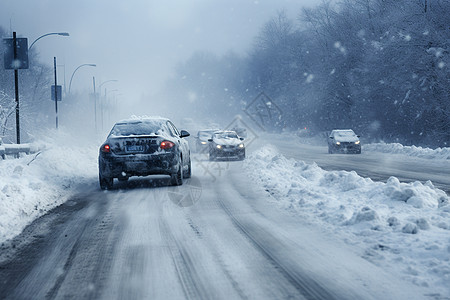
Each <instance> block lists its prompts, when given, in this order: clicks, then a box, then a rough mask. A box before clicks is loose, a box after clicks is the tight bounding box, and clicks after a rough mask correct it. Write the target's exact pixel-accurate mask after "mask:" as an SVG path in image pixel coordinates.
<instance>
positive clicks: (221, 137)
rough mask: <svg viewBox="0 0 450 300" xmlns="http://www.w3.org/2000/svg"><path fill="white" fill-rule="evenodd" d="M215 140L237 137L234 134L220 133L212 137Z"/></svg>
mask: <svg viewBox="0 0 450 300" xmlns="http://www.w3.org/2000/svg"><path fill="white" fill-rule="evenodd" d="M214 137H215V138H217V139H237V138H238V136H237V134H236V133H234V132H221V133H216V134H215V135H214Z"/></svg>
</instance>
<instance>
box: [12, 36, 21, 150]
mask: <svg viewBox="0 0 450 300" xmlns="http://www.w3.org/2000/svg"><path fill="white" fill-rule="evenodd" d="M16 42H17V40H16V32H15V31H14V32H13V45H14V63H15V61H16V60H17V44H16ZM14 86H15V93H16V135H17V144H20V114H19V70H18V69H17V66H15V68H14Z"/></svg>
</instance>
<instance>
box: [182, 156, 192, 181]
mask: <svg viewBox="0 0 450 300" xmlns="http://www.w3.org/2000/svg"><path fill="white" fill-rule="evenodd" d="M191 176H192V165H191V158H189V164H188V170H187V172H186V174H184V178H191Z"/></svg>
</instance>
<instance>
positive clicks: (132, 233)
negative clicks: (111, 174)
mask: <svg viewBox="0 0 450 300" xmlns="http://www.w3.org/2000/svg"><path fill="white" fill-rule="evenodd" d="M205 163H206V162H205V161H199V162H197V163H196V164H195V166H194V174H196V175H195V176H194V177H193V179H192V180H191V181H190V183H189V182H186V183H185V185H183V186H182V187H167V186H165V180H157V181H156V182H154V183H149V182H148V181H147V180H145V179H144V180H143V179H137V180H131V181H130V182H128V183H121V184H119V185H118V187H120V189H115V190H113V191H108V192H101V191H99V190H98V187H97V183H96V182H93V183H92V185H91V186H89V187H87V188H86V189H85V191H84V192H83V193H80V194H79V195H78V196H77V197H75V198H73V199H71V200H70V201H68V202H67V203H65V204H64V205H62V206H60V207H58V208H56V209H54V210H53V211H52V212H51V213H49V214H47V215H46V216H44V217H42V218H40V219H38V220H37V221H35V222H34V223H33V224H32V225H31V226H29V227H27V229H26V230H25V232H24V233H22V234H21V235H20V236H18V237H17V238H15V239H14V240H12V241H11V242H10V243H7V244H6V245H4V246H3V247H2V251H1V254H0V295H1V296H2V298H6V299H30V298H34V299H44V298H49V299H62V298H78V299H111V298H113V299H114V298H117V299H155V298H157V299H161V298H162V299H179V298H188V299H414V298H423V294H421V292H420V291H418V290H417V289H416V287H415V286H413V285H412V284H410V283H405V282H403V281H401V280H400V279H398V277H397V276H396V275H395V274H392V273H389V274H388V273H387V272H385V271H383V270H381V269H380V268H378V267H376V266H374V265H373V264H371V263H369V262H368V261H366V260H364V259H362V258H361V257H359V255H357V254H356V252H355V249H351V248H350V247H349V246H348V245H346V244H344V243H343V242H342V241H341V240H339V239H338V238H337V237H334V236H333V235H330V234H329V233H328V232H326V231H325V229H323V230H322V229H317V228H313V227H311V225H310V224H309V225H308V224H306V222H304V221H303V220H302V219H301V218H300V217H298V216H295V215H291V214H289V213H288V212H285V211H283V210H279V209H278V208H277V207H276V206H275V205H274V204H273V203H271V202H270V201H267V197H269V196H268V194H267V193H265V192H264V191H261V190H257V189H254V188H253V185H252V182H250V179H248V178H247V177H246V176H245V174H244V173H243V172H242V169H241V168H242V162H230V163H228V162H221V163H219V164H218V165H216V167H217V166H218V167H220V168H221V173H220V174H218V175H217V176H216V177H212V176H211V175H210V174H208V173H207V172H204V168H203V167H202V164H205ZM182 195H190V196H189V197H188V198H184V199H183V198H181V197H182ZM13 245H14V246H13ZM331 249H332V250H331Z"/></svg>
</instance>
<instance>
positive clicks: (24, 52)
mask: <svg viewBox="0 0 450 300" xmlns="http://www.w3.org/2000/svg"><path fill="white" fill-rule="evenodd" d="M13 40H14V39H13V38H12V39H11V38H6V39H3V42H4V43H5V54H4V57H3V58H4V62H5V69H7V70H17V69H28V39H27V38H16V46H17V48H16V49H17V54H16V55H17V56H16V59H14V42H13Z"/></svg>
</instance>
